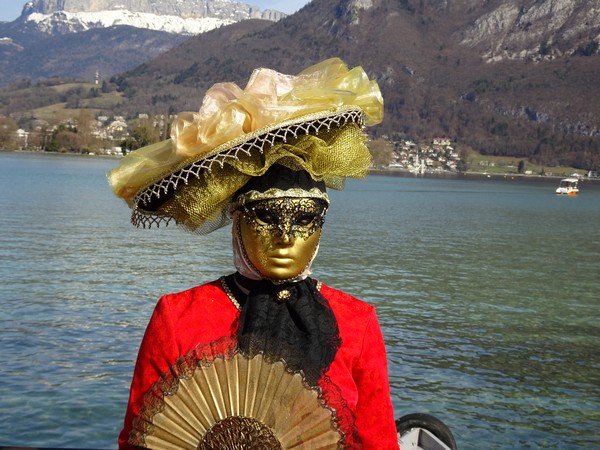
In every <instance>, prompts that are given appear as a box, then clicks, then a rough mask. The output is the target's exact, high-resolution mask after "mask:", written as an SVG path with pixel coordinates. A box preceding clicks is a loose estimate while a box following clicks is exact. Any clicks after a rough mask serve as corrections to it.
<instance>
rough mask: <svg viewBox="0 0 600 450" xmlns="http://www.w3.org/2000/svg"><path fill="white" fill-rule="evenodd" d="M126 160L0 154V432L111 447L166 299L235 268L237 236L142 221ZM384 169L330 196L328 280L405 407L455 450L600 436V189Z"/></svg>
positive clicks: (15, 441) (589, 441)
mask: <svg viewBox="0 0 600 450" xmlns="http://www.w3.org/2000/svg"><path fill="white" fill-rule="evenodd" d="M115 164H116V161H115V160H110V159H94V158H84V157H66V156H56V155H53V156H47V155H25V154H0V317H1V324H2V327H1V328H0V343H1V345H0V359H1V360H2V361H3V364H2V369H1V376H0V445H20V446H31V447H35V446H39V447H80V448H81V447H84V448H85V447H87V448H116V436H117V434H118V432H119V430H120V427H121V421H122V416H123V413H124V409H125V404H126V401H127V392H128V388H129V381H130V376H131V372H132V369H133V363H134V358H135V356H136V353H137V347H138V345H139V341H140V339H141V335H142V333H143V330H144V328H145V325H146V323H147V321H148V318H149V316H150V314H151V312H152V309H153V306H154V303H155V302H156V300H157V299H158V297H159V296H160V295H162V294H163V293H166V292H173V291H178V290H181V289H184V288H187V287H190V286H192V285H195V284H199V283H202V282H205V281H209V280H212V279H214V278H217V277H218V276H220V275H222V274H224V273H229V272H230V271H231V270H232V264H231V251H230V248H229V230H227V229H223V230H219V231H217V232H216V233H214V234H212V235H209V236H205V237H202V236H194V235H191V234H186V233H184V232H182V231H179V230H177V229H175V228H165V229H160V230H153V231H148V230H137V229H135V228H133V227H132V226H130V225H129V212H128V209H127V208H126V206H125V205H124V204H123V203H122V202H121V201H120V200H118V199H116V198H114V197H113V196H112V195H111V193H110V191H109V189H108V186H107V184H106V180H105V172H106V171H107V170H108V169H110V168H111V167H113V166H114V165H115ZM555 184H556V181H552V182H542V181H537V182H525V181H514V180H507V181H503V180H500V181H494V180H489V179H485V180H460V179H428V178H412V177H406V178H405V177H371V178H370V179H369V180H368V181H366V182H357V181H353V180H350V181H349V182H348V184H347V189H346V190H345V191H344V192H332V193H331V197H332V201H333V206H332V209H331V211H330V212H329V214H328V221H327V223H326V227H325V231H324V236H323V241H322V244H321V250H320V253H319V257H318V258H317V261H316V263H315V267H314V269H315V275H316V276H317V277H318V278H320V279H321V280H322V281H324V282H326V283H328V284H330V285H332V286H334V287H338V288H341V289H343V290H346V291H348V292H350V293H353V294H355V295H356V296H358V297H360V298H363V299H364V300H367V301H369V302H371V303H373V304H374V305H376V306H377V308H378V314H379V318H380V322H381V324H382V329H383V332H384V335H385V338H386V343H387V345H388V352H389V355H388V356H389V361H390V372H391V385H392V395H393V402H394V407H395V410H396V415H397V416H398V417H400V416H401V415H403V414H407V413H411V412H427V413H430V414H434V415H436V416H438V417H439V418H440V419H442V420H444V421H445V422H446V423H447V424H448V425H449V426H450V427H451V428H452V430H453V432H454V435H455V437H456V440H457V443H458V446H459V448H460V449H542V448H543V449H546V448H555V449H579V448H600V431H599V429H600V302H599V300H598V299H599V298H600V226H599V224H600V186H599V185H590V184H585V183H584V184H583V187H582V192H581V194H580V195H579V196H578V197H576V198H566V197H557V196H555V195H554V194H553V190H554V187H555Z"/></svg>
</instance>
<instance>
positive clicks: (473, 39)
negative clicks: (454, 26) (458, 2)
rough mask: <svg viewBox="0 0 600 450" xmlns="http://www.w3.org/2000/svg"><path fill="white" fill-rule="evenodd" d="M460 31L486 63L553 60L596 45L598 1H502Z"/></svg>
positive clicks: (464, 41)
mask: <svg viewBox="0 0 600 450" xmlns="http://www.w3.org/2000/svg"><path fill="white" fill-rule="evenodd" d="M463 33H464V34H463V39H462V40H461V44H462V45H464V46H467V47H471V48H477V49H479V50H480V51H481V55H482V57H483V58H484V59H485V60H487V61H489V62H497V61H501V60H505V59H532V60H541V59H554V58H556V57H559V56H562V55H565V54H572V53H574V52H576V51H578V49H580V48H582V49H585V47H586V46H587V45H592V46H593V45H594V42H595V43H596V45H597V43H598V42H599V41H600V0H546V1H542V2H540V1H535V0H527V1H520V0H510V1H503V2H499V4H498V5H497V6H496V7H494V8H493V9H492V10H491V11H489V12H487V13H485V14H483V15H481V16H480V17H478V18H477V19H476V20H475V21H474V23H473V24H472V25H470V26H468V27H467V28H466V30H464V31H463ZM584 51H585V50H584Z"/></svg>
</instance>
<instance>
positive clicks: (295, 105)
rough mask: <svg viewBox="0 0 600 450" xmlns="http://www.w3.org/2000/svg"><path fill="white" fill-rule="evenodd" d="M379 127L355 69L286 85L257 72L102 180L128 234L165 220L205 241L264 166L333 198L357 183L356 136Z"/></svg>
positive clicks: (375, 96)
mask: <svg viewBox="0 0 600 450" xmlns="http://www.w3.org/2000/svg"><path fill="white" fill-rule="evenodd" d="M382 119H383V99H382V97H381V93H380V91H379V87H378V85H377V83H376V82H375V81H373V80H369V78H368V77H367V75H366V73H365V72H364V70H363V69H362V68H361V67H355V68H354V69H351V70H350V69H348V67H347V66H346V65H345V64H344V63H343V62H342V61H341V60H340V59H338V58H332V59H329V60H326V61H323V62H321V63H319V64H316V65H314V66H311V67H309V68H307V69H305V70H304V71H302V72H300V73H299V74H298V75H296V76H293V75H285V74H281V73H278V72H275V71H273V70H270V69H257V70H255V71H254V72H253V74H252V76H251V78H250V80H249V81H248V84H247V86H246V88H245V89H241V88H239V87H238V86H237V85H235V84H234V83H219V84H216V85H214V86H213V87H211V88H210V89H209V90H208V91H207V93H206V96H205V97H204V100H203V102H202V106H201V108H200V110H199V112H197V113H192V112H185V113H181V114H179V115H178V117H177V119H176V120H175V121H174V122H173V125H172V129H171V138H170V139H168V140H166V141H162V142H158V143H156V144H152V145H149V146H147V147H144V148H141V149H139V150H136V151H134V152H132V153H130V154H128V155H127V156H125V157H123V158H122V159H121V162H120V164H119V166H118V167H117V168H115V169H113V170H111V171H110V172H109V174H108V178H109V182H110V184H111V186H112V189H113V192H114V193H115V195H117V196H119V197H121V198H123V199H124V200H125V201H126V202H127V203H128V205H129V206H130V207H131V209H132V218H131V220H132V223H133V224H134V225H136V226H142V227H144V228H146V227H152V225H157V226H159V225H160V224H162V223H165V224H168V223H169V222H170V221H175V223H176V224H177V225H180V226H182V227H184V228H186V229H188V230H190V231H194V232H197V233H202V234H205V233H208V232H210V231H212V230H214V229H216V228H219V227H220V226H223V225H224V224H226V223H227V222H228V214H227V209H228V205H229V204H230V202H231V200H232V197H233V195H234V194H235V193H236V192H237V191H238V190H239V189H240V188H241V187H243V186H244V185H245V184H246V183H247V182H248V181H249V180H250V179H251V178H253V177H258V176H261V175H263V174H264V173H265V172H266V171H267V170H268V169H269V168H270V167H271V166H273V165H274V164H279V165H283V166H285V167H288V168H290V169H292V170H304V171H306V172H308V173H309V174H310V175H311V177H313V178H314V179H315V180H319V181H321V180H322V181H324V182H325V185H326V186H327V187H329V188H334V189H341V188H343V185H344V180H345V178H346V177H355V178H363V177H365V176H366V174H367V171H368V168H369V165H370V162H371V157H370V153H369V151H368V149H367V147H366V136H365V134H364V131H363V128H364V126H367V125H374V124H377V123H379V122H381V120H382Z"/></svg>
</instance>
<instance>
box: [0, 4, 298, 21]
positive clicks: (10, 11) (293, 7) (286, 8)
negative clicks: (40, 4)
mask: <svg viewBox="0 0 600 450" xmlns="http://www.w3.org/2000/svg"><path fill="white" fill-rule="evenodd" d="M238 1H241V2H243V3H248V4H250V5H255V6H258V7H259V8H260V9H261V10H265V9H275V10H277V11H282V12H284V13H286V14H292V13H295V12H296V11H298V10H299V9H300V8H302V7H303V6H304V5H306V4H307V3H309V2H310V0H238ZM25 3H27V0H0V22H12V21H13V20H15V19H16V18H17V17H19V16H20V15H21V10H22V9H23V5H25Z"/></svg>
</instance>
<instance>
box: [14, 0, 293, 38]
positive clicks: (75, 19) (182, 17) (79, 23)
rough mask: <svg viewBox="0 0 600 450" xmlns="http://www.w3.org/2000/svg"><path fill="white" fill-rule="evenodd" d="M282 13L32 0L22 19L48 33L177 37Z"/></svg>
mask: <svg viewBox="0 0 600 450" xmlns="http://www.w3.org/2000/svg"><path fill="white" fill-rule="evenodd" d="M283 17H285V14H284V13H282V12H279V11H273V10H266V11H261V10H260V9H258V8H257V7H255V6H251V5H248V4H246V3H241V2H235V1H231V0H186V1H185V2H182V1H177V0H166V1H159V2H157V1H154V0H120V1H119V2H115V1H114V0H31V1H29V2H27V3H26V4H25V6H24V7H23V12H22V15H21V19H22V20H23V21H26V22H28V24H29V26H30V27H31V26H33V27H35V28H37V29H38V30H39V31H42V32H44V33H47V34H65V33H70V32H79V31H85V30H88V29H92V28H108V27H111V26H114V25H130V26H134V27H136V28H145V29H151V30H159V31H166V32H169V33H177V34H198V33H202V32H205V31H208V30H211V29H214V28H217V27H219V26H222V25H227V24H231V23H234V22H239V21H241V20H246V19H265V20H270V21H277V20H280V19H281V18H283Z"/></svg>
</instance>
